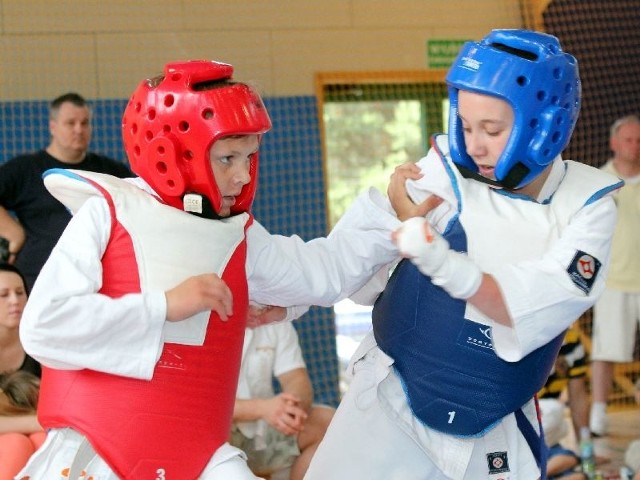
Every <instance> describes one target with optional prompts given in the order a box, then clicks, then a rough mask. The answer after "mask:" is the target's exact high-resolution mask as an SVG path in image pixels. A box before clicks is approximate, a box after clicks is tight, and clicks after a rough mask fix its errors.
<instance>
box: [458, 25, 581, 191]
mask: <svg viewBox="0 0 640 480" xmlns="http://www.w3.org/2000/svg"><path fill="white" fill-rule="evenodd" d="M446 81H447V84H448V88H449V100H450V111H449V146H450V150H451V155H452V158H453V161H454V162H455V163H457V164H459V165H461V166H462V167H465V168H467V169H470V170H472V171H475V172H477V167H476V165H475V163H474V161H473V159H472V158H471V157H470V156H469V155H468V154H467V152H466V147H465V143H464V136H463V131H462V125H461V122H460V119H459V118H458V92H459V90H468V91H471V92H475V93H480V94H484V95H490V96H495V97H498V98H500V99H502V100H504V101H506V102H507V103H509V104H510V105H511V107H512V108H513V112H514V125H513V128H512V131H511V136H510V138H509V141H508V142H507V145H506V147H505V149H504V151H503V153H502V155H501V156H500V158H499V159H498V162H497V164H496V167H495V175H496V181H497V182H498V183H500V184H501V185H503V186H504V187H505V188H509V189H516V188H521V187H523V186H525V185H527V184H528V183H530V182H531V181H533V180H534V179H535V178H536V177H537V176H538V175H540V174H541V173H542V171H543V170H544V169H545V168H546V167H547V166H548V165H549V164H550V163H551V162H552V161H553V159H554V158H555V157H556V156H557V155H559V154H560V153H561V152H562V150H564V148H565V147H566V146H567V144H568V143H569V139H570V138H571V134H572V133H573V129H574V127H575V124H576V121H577V119H578V114H579V112H580V101H581V87H580V78H579V74H578V65H577V61H576V59H575V58H574V57H573V56H571V55H569V54H567V53H564V52H563V51H562V49H561V47H560V43H559V41H558V39H557V38H556V37H554V36H552V35H548V34H544V33H538V32H531V31H528V30H494V31H493V32H491V33H490V34H489V35H488V36H487V37H485V38H484V39H483V40H481V41H480V42H467V43H466V44H465V45H464V46H463V48H462V49H461V51H460V53H459V54H458V57H457V58H456V60H455V61H454V63H453V65H452V66H451V68H450V70H449V72H448V74H447V77H446Z"/></svg>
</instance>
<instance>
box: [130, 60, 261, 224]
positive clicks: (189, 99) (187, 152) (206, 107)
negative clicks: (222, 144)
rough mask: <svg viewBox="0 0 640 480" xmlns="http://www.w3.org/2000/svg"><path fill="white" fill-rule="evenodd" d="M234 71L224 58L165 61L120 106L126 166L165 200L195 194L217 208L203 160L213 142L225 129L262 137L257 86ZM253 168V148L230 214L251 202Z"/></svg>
mask: <svg viewBox="0 0 640 480" xmlns="http://www.w3.org/2000/svg"><path fill="white" fill-rule="evenodd" d="M232 74H233V67H232V66H231V65H228V64H224V63H218V62H211V61H200V60H197V61H189V62H180V63H170V64H167V65H166V66H165V69H164V75H163V76H162V77H159V78H157V79H153V80H145V81H143V82H141V83H140V84H139V85H138V88H137V89H136V90H135V91H134V92H133V94H132V96H131V98H130V100H129V103H128V105H127V107H126V108H125V112H124V115H123V119H122V133H123V140H124V146H125V150H126V152H127V156H128V157H129V162H130V164H131V169H132V170H133V171H134V172H135V173H136V174H137V175H139V176H140V177H141V178H143V179H144V180H145V181H146V182H147V183H149V185H151V187H152V188H153V189H154V190H155V191H156V192H157V193H158V194H159V195H160V197H161V198H162V200H163V201H165V202H166V203H167V204H169V205H172V206H174V207H176V208H179V209H185V205H186V201H185V200H184V199H183V197H184V196H185V194H198V195H200V196H202V197H203V198H204V199H206V200H205V203H208V204H210V205H211V207H212V209H213V211H214V212H219V211H220V206H221V201H222V199H221V196H220V191H219V189H218V186H217V183H216V179H215V178H214V175H213V172H212V169H211V165H210V161H209V150H210V148H211V146H212V145H213V144H214V143H215V142H216V141H217V140H219V139H220V138H224V137H228V136H234V135H258V136H259V137H261V136H262V134H264V133H265V132H267V131H268V130H269V129H270V128H271V120H270V118H269V115H268V113H267V110H266V108H265V106H264V104H263V103H262V99H261V98H260V96H259V95H258V93H257V92H255V91H254V90H253V89H252V88H251V87H249V86H248V85H246V84H243V83H236V82H234V81H233V80H232ZM257 175H258V155H257V154H256V155H255V157H254V161H253V162H252V165H251V180H250V182H249V183H248V184H247V185H245V186H244V188H243V189H242V192H241V194H240V195H239V196H238V197H237V199H236V202H235V205H234V206H233V209H232V212H231V213H232V214H236V213H241V212H245V211H248V210H249V209H250V208H251V204H252V202H253V198H254V196H255V192H256V188H257ZM189 202H193V197H192V196H191V197H190V200H189Z"/></svg>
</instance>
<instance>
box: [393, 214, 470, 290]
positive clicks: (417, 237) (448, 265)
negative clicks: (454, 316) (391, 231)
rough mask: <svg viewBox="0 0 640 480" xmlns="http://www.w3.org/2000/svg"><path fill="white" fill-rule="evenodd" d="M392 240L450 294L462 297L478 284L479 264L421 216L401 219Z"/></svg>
mask: <svg viewBox="0 0 640 480" xmlns="http://www.w3.org/2000/svg"><path fill="white" fill-rule="evenodd" d="M395 242H396V244H397V245H398V249H399V250H400V253H401V254H402V255H403V256H404V257H407V258H410V259H411V261H412V262H413V264H414V265H415V266H416V267H418V270H420V271H421V272H422V273H424V274H425V275H427V276H429V277H431V281H432V282H433V284H434V285H438V286H440V287H442V288H443V289H444V290H445V291H446V292H447V293H448V294H449V295H451V296H452V297H454V298H460V299H464V300H466V299H467V298H469V297H471V296H473V295H474V294H475V293H476V292H477V291H478V289H479V288H480V284H481V283H482V271H481V270H480V268H478V266H477V265H476V264H475V263H474V262H473V260H471V259H469V257H468V256H467V255H465V254H463V253H459V252H455V251H453V250H451V249H450V248H449V242H447V241H446V240H445V239H444V237H442V235H440V234H439V233H438V232H437V231H435V230H434V229H433V228H432V227H431V225H429V223H428V222H427V220H426V219H425V218H422V217H413V218H410V219H408V220H406V221H405V222H403V223H402V225H401V226H400V228H399V229H398V230H397V231H396V234H395Z"/></svg>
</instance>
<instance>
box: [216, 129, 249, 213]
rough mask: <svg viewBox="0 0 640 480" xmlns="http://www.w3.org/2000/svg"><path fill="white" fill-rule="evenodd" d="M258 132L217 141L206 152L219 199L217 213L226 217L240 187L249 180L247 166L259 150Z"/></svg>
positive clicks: (240, 189)
mask: <svg viewBox="0 0 640 480" xmlns="http://www.w3.org/2000/svg"><path fill="white" fill-rule="evenodd" d="M259 143H260V142H259V140H258V136H257V135H242V136H238V137H227V138H222V139H220V140H218V141H216V142H215V143H214V144H213V145H212V147H211V150H210V151H209V162H210V163H211V170H212V171H213V178H214V179H215V181H216V185H217V186H218V190H219V191H220V196H221V197H222V202H221V204H220V211H219V212H218V215H220V216H221V217H228V216H229V215H230V214H231V207H232V206H233V205H234V204H235V202H236V197H237V196H238V195H240V193H241V192H242V187H244V186H245V185H246V184H247V183H249V182H250V181H251V174H250V166H251V162H252V161H253V157H254V155H255V154H256V153H257V152H258V147H259Z"/></svg>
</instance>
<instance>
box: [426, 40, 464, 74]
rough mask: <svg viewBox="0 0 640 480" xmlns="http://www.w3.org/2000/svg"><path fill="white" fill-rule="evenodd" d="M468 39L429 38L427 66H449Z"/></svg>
mask: <svg viewBox="0 0 640 480" xmlns="http://www.w3.org/2000/svg"><path fill="white" fill-rule="evenodd" d="M467 41H468V40H442V39H429V40H427V66H428V67H429V68H449V67H450V66H451V64H452V63H453V61H454V60H455V58H456V56H457V55H458V52H459V51H460V49H461V48H462V45H464V43H465V42H467Z"/></svg>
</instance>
